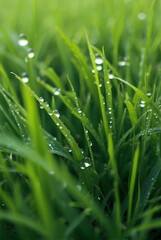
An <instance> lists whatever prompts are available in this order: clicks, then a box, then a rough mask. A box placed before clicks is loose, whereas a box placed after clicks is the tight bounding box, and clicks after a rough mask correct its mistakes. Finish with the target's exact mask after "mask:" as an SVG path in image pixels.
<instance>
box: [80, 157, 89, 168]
mask: <svg viewBox="0 0 161 240" xmlns="http://www.w3.org/2000/svg"><path fill="white" fill-rule="evenodd" d="M90 166H91V159H90V158H88V157H85V159H84V161H82V162H81V163H80V169H82V170H84V169H86V168H89V167H90Z"/></svg>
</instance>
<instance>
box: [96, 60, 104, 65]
mask: <svg viewBox="0 0 161 240" xmlns="http://www.w3.org/2000/svg"><path fill="white" fill-rule="evenodd" d="M95 63H96V64H98V65H99V64H102V63H103V59H102V58H96V59H95Z"/></svg>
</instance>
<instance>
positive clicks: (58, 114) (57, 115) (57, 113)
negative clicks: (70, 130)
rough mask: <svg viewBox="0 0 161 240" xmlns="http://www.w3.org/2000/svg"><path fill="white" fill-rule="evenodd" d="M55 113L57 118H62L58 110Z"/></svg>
mask: <svg viewBox="0 0 161 240" xmlns="http://www.w3.org/2000/svg"><path fill="white" fill-rule="evenodd" d="M53 113H54V114H55V116H56V117H57V118H59V117H60V113H59V112H58V110H54V111H53Z"/></svg>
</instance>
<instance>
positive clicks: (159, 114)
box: [114, 77, 161, 117]
mask: <svg viewBox="0 0 161 240" xmlns="http://www.w3.org/2000/svg"><path fill="white" fill-rule="evenodd" d="M114 79H117V80H119V81H120V82H122V83H124V84H126V85H128V86H129V87H130V88H132V89H133V90H134V91H135V92H136V93H137V94H138V95H139V96H140V97H141V98H142V99H143V100H144V101H145V102H146V103H147V104H148V105H149V107H150V108H152V109H154V111H155V112H156V113H157V114H158V116H160V117H161V112H160V109H159V108H158V107H157V106H156V105H155V104H154V103H153V102H152V100H151V99H150V98H149V97H147V96H146V95H145V94H144V93H143V92H142V91H141V90H139V89H138V88H136V87H135V86H133V85H132V84H130V83H129V82H126V81H125V80H123V79H121V78H118V77H114Z"/></svg>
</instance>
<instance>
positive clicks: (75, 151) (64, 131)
mask: <svg viewBox="0 0 161 240" xmlns="http://www.w3.org/2000/svg"><path fill="white" fill-rule="evenodd" d="M13 74H14V75H15V77H16V78H17V79H18V80H19V81H20V82H21V83H22V84H23V85H24V86H25V88H26V89H27V91H28V92H29V93H30V94H31V95H32V96H33V97H34V98H35V99H36V100H37V101H38V102H39V103H40V105H42V107H43V108H44V109H45V110H46V112H47V113H48V114H49V116H50V117H51V119H52V120H53V121H54V123H55V124H56V125H57V126H58V128H59V130H60V131H61V132H62V134H63V135H64V136H65V138H66V139H67V141H68V143H69V145H70V146H71V149H72V152H73V154H74V157H75V159H76V160H77V161H78V162H80V161H81V160H82V159H83V158H84V157H83V154H82V152H81V150H80V148H79V147H78V144H77V143H76V142H75V140H74V138H73V137H72V135H71V134H70V132H69V130H68V129H67V128H66V126H65V125H64V124H63V122H62V121H61V120H60V119H59V118H57V116H56V115H55V114H54V113H53V111H52V110H51V109H50V108H49V106H47V105H46V104H45V103H44V102H42V100H41V99H40V98H39V97H38V95H37V94H36V93H35V92H34V91H33V90H32V89H31V88H30V87H29V86H27V85H26V84H25V83H24V82H23V81H22V79H21V78H20V77H19V76H18V75H16V74H15V73H13Z"/></svg>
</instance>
